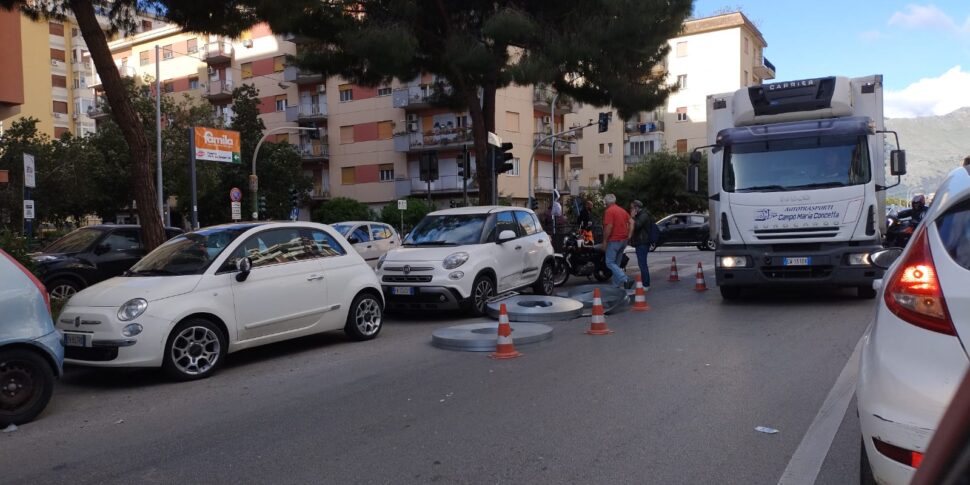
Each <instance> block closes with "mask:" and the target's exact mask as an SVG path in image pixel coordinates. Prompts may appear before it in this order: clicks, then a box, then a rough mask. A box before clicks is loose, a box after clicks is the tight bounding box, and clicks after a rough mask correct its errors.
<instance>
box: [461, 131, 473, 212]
mask: <svg viewBox="0 0 970 485" xmlns="http://www.w3.org/2000/svg"><path fill="white" fill-rule="evenodd" d="M462 150H463V153H462V156H461V163H462V165H463V167H462V170H461V174H462V180H461V193H462V196H463V198H464V201H465V207H468V171H469V170H471V168H472V164H471V161H469V160H468V145H463V146H462Z"/></svg>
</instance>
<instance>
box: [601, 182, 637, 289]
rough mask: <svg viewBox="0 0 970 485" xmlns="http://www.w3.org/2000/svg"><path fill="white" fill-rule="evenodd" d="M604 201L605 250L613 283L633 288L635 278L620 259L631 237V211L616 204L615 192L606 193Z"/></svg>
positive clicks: (607, 265)
mask: <svg viewBox="0 0 970 485" xmlns="http://www.w3.org/2000/svg"><path fill="white" fill-rule="evenodd" d="M603 202H606V212H605V213H604V214H603V252H604V253H605V254H606V267H607V268H609V269H610V271H612V272H613V284H614V285H616V286H622V287H623V288H626V289H628V290H629V289H630V288H633V280H631V279H630V278H629V277H628V276H627V275H626V273H624V272H623V269H622V268H620V261H621V260H622V258H623V250H624V249H626V243H627V241H629V239H630V213H629V212H627V211H625V210H623V208H622V207H620V206H618V205H617V204H616V196H615V195H613V194H606V197H603Z"/></svg>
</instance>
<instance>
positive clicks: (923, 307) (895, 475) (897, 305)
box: [856, 168, 970, 484]
mask: <svg viewBox="0 0 970 485" xmlns="http://www.w3.org/2000/svg"><path fill="white" fill-rule="evenodd" d="M894 258H895V260H894ZM893 261H894V262H893ZM873 262H874V264H876V265H878V266H887V265H889V264H891V266H890V267H889V270H888V271H887V272H886V276H885V278H884V279H883V280H882V284H881V296H882V298H880V299H879V300H877V311H876V316H875V321H874V322H873V323H872V325H870V327H869V329H868V331H867V333H866V335H865V336H864V338H863V346H862V355H861V359H860V368H859V382H858V387H857V389H856V397H857V401H858V407H859V422H860V425H861V428H862V443H863V453H862V467H861V471H862V477H861V478H862V483H874V482H877V483H886V484H897V483H898V484H904V483H909V482H910V480H911V479H912V477H913V474H914V472H915V470H916V468H918V467H919V465H920V462H921V461H922V459H923V453H924V452H925V451H926V447H927V445H929V442H930V438H931V437H932V435H933V433H934V431H935V430H936V427H937V424H938V422H939V421H940V419H941V418H942V417H943V413H944V411H945V410H946V407H947V405H948V403H949V402H950V400H951V398H952V397H953V394H954V392H955V391H956V389H957V386H958V385H959V384H960V381H961V379H962V377H963V375H964V374H965V372H966V371H967V366H968V363H970V360H968V355H967V344H968V343H970V341H968V340H967V339H970V172H968V170H967V168H961V169H957V170H955V171H954V172H952V173H951V174H950V175H949V177H948V178H947V179H946V181H944V182H943V185H941V186H940V188H939V190H937V192H936V198H935V200H934V203H933V206H932V207H931V208H930V211H929V212H928V213H927V215H926V217H925V218H924V219H923V222H922V224H921V225H920V226H919V227H918V228H917V230H916V233H915V234H914V235H913V237H912V239H911V240H910V242H909V244H908V245H907V247H906V249H905V250H904V251H902V254H900V251H899V250H898V249H895V250H894V249H889V250H886V251H881V252H878V253H875V255H873Z"/></svg>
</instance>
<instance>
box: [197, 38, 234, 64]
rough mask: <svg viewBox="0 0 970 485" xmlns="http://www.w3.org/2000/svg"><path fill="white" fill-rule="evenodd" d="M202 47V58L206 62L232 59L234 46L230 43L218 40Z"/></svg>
mask: <svg viewBox="0 0 970 485" xmlns="http://www.w3.org/2000/svg"><path fill="white" fill-rule="evenodd" d="M202 47H203V48H202V58H203V59H205V60H206V61H220V60H228V59H231V58H232V44H231V43H230V42H228V41H225V40H216V41H213V42H209V43H208V44H205V45H204V46H202Z"/></svg>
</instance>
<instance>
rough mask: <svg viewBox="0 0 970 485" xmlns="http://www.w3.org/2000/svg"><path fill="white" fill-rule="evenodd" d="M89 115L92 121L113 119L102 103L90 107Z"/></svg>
mask: <svg viewBox="0 0 970 485" xmlns="http://www.w3.org/2000/svg"><path fill="white" fill-rule="evenodd" d="M87 115H88V118H91V119H92V120H105V119H108V118H110V117H111V113H109V112H108V110H107V109H106V108H105V106H104V105H103V104H101V103H98V104H95V105H91V106H88V109H87Z"/></svg>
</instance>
